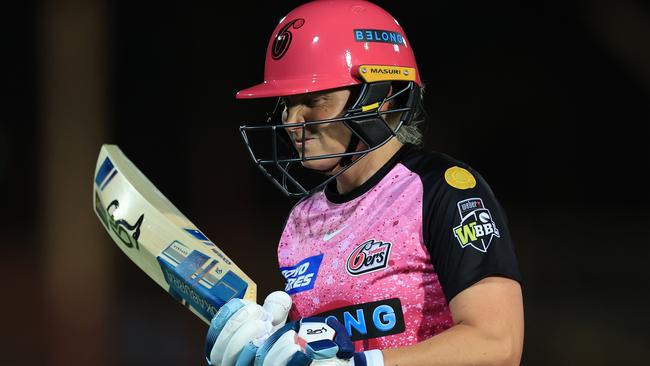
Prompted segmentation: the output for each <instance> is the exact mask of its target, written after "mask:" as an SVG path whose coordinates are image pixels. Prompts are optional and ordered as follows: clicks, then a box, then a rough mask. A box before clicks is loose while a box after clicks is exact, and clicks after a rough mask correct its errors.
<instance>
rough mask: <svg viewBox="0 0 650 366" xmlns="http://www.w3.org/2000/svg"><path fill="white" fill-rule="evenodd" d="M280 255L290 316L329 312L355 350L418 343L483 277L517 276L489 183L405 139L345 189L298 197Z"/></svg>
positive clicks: (442, 325) (448, 321)
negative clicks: (373, 170)
mask: <svg viewBox="0 0 650 366" xmlns="http://www.w3.org/2000/svg"><path fill="white" fill-rule="evenodd" d="M333 183H335V182H333ZM278 260H279V264H280V267H281V268H280V270H281V271H282V274H283V275H284V277H285V279H286V288H285V291H286V292H287V293H289V294H290V295H291V297H292V299H293V308H292V311H291V314H290V317H291V318H292V319H293V320H295V319H297V318H300V317H306V316H315V315H319V316H324V315H334V316H336V317H337V318H338V319H339V321H340V322H341V323H342V324H344V325H345V327H346V329H347V330H348V333H350V334H351V336H352V339H353V340H354V341H356V342H355V344H356V346H357V350H359V351H360V350H366V349H385V348H393V347H399V346H405V345H411V344H415V343H418V342H421V341H423V340H425V339H427V338H430V337H432V336H434V335H436V334H438V333H440V332H442V331H444V330H445V329H447V328H449V327H451V326H452V325H453V321H452V318H451V313H450V311H449V301H450V300H451V299H452V298H453V297H454V296H455V295H457V294H458V293H459V292H461V291H463V290H464V289H466V288H467V287H469V286H471V285H472V284H474V283H476V282H477V281H479V280H481V279H483V278H485V277H487V276H505V277H509V278H512V279H515V280H517V281H520V275H519V270H518V267H517V260H516V257H515V254H514V250H513V244H512V240H511V237H510V233H509V232H508V227H507V222H506V218H505V215H504V214H503V212H502V209H501V207H500V205H499V203H498V202H497V200H496V198H495V197H494V194H493V193H492V191H491V190H490V188H489V186H488V185H487V183H486V182H485V181H484V180H483V179H482V178H481V176H480V175H479V174H477V173H476V172H475V171H473V170H472V169H471V168H470V167H468V166H466V165H465V164H463V163H461V162H458V161H455V160H453V159H452V158H450V157H448V156H446V155H444V154H440V153H434V152H427V151H424V150H422V149H419V148H416V147H414V146H412V145H405V146H404V147H402V148H401V149H400V151H399V152H398V153H397V154H395V156H393V158H392V159H391V160H390V161H389V162H388V163H386V165H385V166H384V167H383V168H382V169H381V170H380V171H378V172H377V173H376V174H375V175H374V176H373V177H372V178H371V179H369V180H368V181H367V182H365V183H364V184H363V185H361V186H360V187H358V188H356V189H355V190H353V191H352V192H349V193H347V194H344V195H341V194H338V192H337V191H336V186H335V184H331V185H330V186H328V187H326V188H325V189H324V190H323V191H321V192H318V193H315V194H313V195H312V196H310V197H308V198H306V199H303V200H302V201H300V202H299V203H298V204H297V205H296V206H295V207H294V208H293V210H292V211H291V213H290V215H289V218H288V220H287V223H286V226H285V228H284V231H283V233H282V237H281V239H280V243H279V246H278Z"/></svg>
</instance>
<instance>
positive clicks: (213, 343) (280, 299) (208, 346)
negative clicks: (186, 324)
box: [205, 291, 291, 366]
mask: <svg viewBox="0 0 650 366" xmlns="http://www.w3.org/2000/svg"><path fill="white" fill-rule="evenodd" d="M290 308H291V298H290V297H289V295H288V294H287V293H285V292H282V291H276V292H273V293H271V294H270V295H269V296H267V297H266V300H265V301H264V306H260V305H258V304H256V303H254V302H251V301H248V300H243V299H232V300H230V301H229V302H228V303H226V304H225V305H224V306H222V307H221V309H219V312H218V313H217V314H216V315H215V316H214V318H213V319H212V321H211V322H210V329H209V330H208V335H207V337H206V343H205V356H206V360H207V361H208V364H209V365H215V366H233V365H235V362H236V361H237V358H238V357H239V355H240V353H241V351H242V349H243V348H244V346H246V345H247V344H248V343H251V342H253V341H254V342H255V343H256V344H261V343H262V342H263V341H264V340H265V339H266V338H268V337H269V336H270V335H271V334H272V333H273V332H274V331H275V330H276V329H278V328H280V327H282V326H283V325H284V324H285V322H286V319H287V315H288V314H289V309H290Z"/></svg>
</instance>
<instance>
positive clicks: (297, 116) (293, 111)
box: [282, 105, 305, 123]
mask: <svg viewBox="0 0 650 366" xmlns="http://www.w3.org/2000/svg"><path fill="white" fill-rule="evenodd" d="M301 111H302V106H300V105H296V106H291V107H286V108H285V109H284V116H283V117H284V118H282V121H283V122H284V123H302V122H305V117H304V116H303V114H302V113H301Z"/></svg>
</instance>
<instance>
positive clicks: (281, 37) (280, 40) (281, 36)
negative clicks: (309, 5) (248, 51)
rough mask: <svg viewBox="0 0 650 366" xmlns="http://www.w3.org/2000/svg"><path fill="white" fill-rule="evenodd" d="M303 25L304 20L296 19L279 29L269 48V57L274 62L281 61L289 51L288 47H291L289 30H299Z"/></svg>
mask: <svg viewBox="0 0 650 366" xmlns="http://www.w3.org/2000/svg"><path fill="white" fill-rule="evenodd" d="M304 24H305V20H304V19H302V18H298V19H294V20H292V21H290V22H289V23H287V24H286V25H285V26H284V27H282V28H281V29H280V31H279V32H278V34H277V35H276V36H275V38H274V39H273V45H272V46H271V57H272V58H273V59H274V60H279V59H281V58H282V56H284V54H285V53H287V50H289V46H291V40H292V39H293V35H292V34H291V30H289V28H293V29H299V28H300V27H302V26H303V25H304Z"/></svg>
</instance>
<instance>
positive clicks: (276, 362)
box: [237, 316, 384, 366]
mask: <svg viewBox="0 0 650 366" xmlns="http://www.w3.org/2000/svg"><path fill="white" fill-rule="evenodd" d="M255 343H256V342H251V343H249V344H248V345H247V346H246V347H245V348H244V350H243V351H242V352H241V354H240V355H239V358H238V360H237V366H308V365H310V366H384V359H383V356H382V353H381V351H379V350H372V351H366V352H360V353H355V352H354V345H353V343H352V340H351V339H350V336H349V335H348V333H347V332H346V330H345V327H343V325H342V324H341V323H339V321H338V320H337V319H336V318H335V317H333V316H330V317H327V318H303V319H301V320H300V321H298V322H292V323H289V324H286V325H285V326H283V327H282V328H280V329H278V330H277V331H276V332H275V333H273V335H271V336H270V337H268V339H266V340H265V341H264V342H263V343H262V344H261V345H259V347H258V346H257V345H256V344H255Z"/></svg>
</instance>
